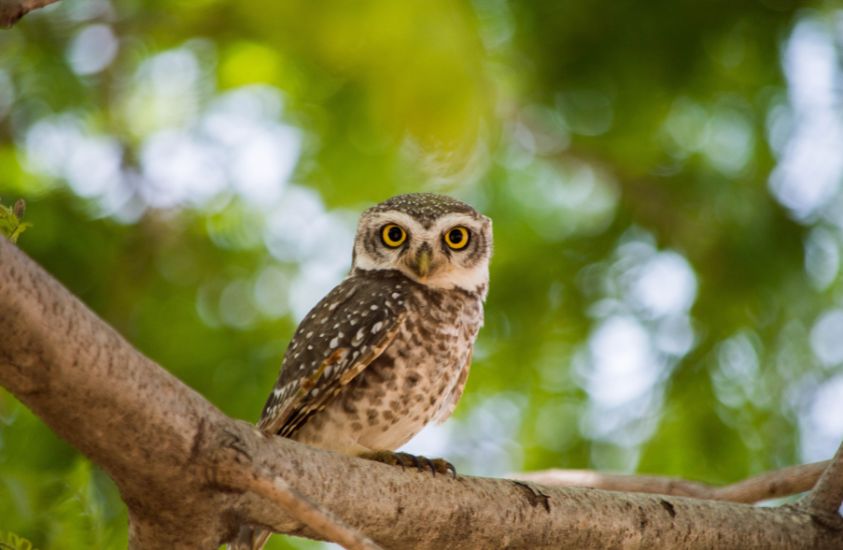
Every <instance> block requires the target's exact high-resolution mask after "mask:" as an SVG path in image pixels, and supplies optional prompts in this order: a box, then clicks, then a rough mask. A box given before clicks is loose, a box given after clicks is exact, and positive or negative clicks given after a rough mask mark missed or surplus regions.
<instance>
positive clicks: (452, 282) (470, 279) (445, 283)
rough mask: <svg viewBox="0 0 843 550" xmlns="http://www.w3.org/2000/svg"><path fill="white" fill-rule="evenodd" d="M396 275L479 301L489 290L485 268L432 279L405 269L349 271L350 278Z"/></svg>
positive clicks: (455, 272) (437, 274)
mask: <svg viewBox="0 0 843 550" xmlns="http://www.w3.org/2000/svg"><path fill="white" fill-rule="evenodd" d="M387 273H389V274H398V275H400V276H401V277H403V278H405V279H409V280H410V281H412V282H414V283H416V284H419V285H421V286H423V287H426V288H429V289H432V290H462V291H464V292H467V293H469V294H472V295H475V296H477V297H478V298H479V299H480V300H485V299H486V293H487V292H488V289H489V270H488V268H487V267H486V266H483V267H482V268H481V267H479V266H478V267H477V268H475V269H462V270H459V271H456V270H454V271H452V272H450V273H448V272H440V273H436V274H434V275H433V276H432V277H425V278H423V279H422V278H419V277H417V276H416V274H415V273H413V272H412V271H411V270H409V269H407V270H404V269H364V268H363V267H360V266H359V265H358V266H354V267H353V268H352V269H351V273H350V275H352V276H366V275H374V274H387Z"/></svg>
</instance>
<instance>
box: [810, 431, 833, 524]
mask: <svg viewBox="0 0 843 550" xmlns="http://www.w3.org/2000/svg"><path fill="white" fill-rule="evenodd" d="M803 505H804V506H805V507H806V508H807V509H808V511H809V512H810V513H811V514H812V515H814V517H817V518H819V519H821V520H826V523H833V524H835V525H837V526H838V527H839V526H840V525H841V523H843V518H841V515H843V444H841V445H840V447H838V448H837V453H835V455H834V458H832V459H831V461H830V463H829V464H828V467H827V468H825V470H824V471H823V473H822V476H821V477H820V479H819V481H817V484H816V485H815V486H814V490H813V491H811V492H810V493H809V494H808V496H807V497H806V498H805V500H804V501H803Z"/></svg>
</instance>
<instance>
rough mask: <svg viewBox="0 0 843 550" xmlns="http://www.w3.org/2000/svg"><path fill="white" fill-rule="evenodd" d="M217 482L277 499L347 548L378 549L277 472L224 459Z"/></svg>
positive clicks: (298, 517)
mask: <svg viewBox="0 0 843 550" xmlns="http://www.w3.org/2000/svg"><path fill="white" fill-rule="evenodd" d="M214 475H215V476H216V480H217V482H218V483H220V485H227V486H228V487H230V488H232V489H234V490H239V491H243V490H248V491H251V492H252V493H253V494H254V495H256V496H259V497H263V498H266V499H267V500H270V501H272V502H274V503H276V504H277V505H278V506H279V507H280V508H281V509H282V510H284V511H286V512H287V513H289V514H290V515H291V516H293V517H294V518H296V519H297V520H299V521H301V522H302V523H304V524H305V525H307V526H308V527H309V528H311V529H313V530H314V532H316V533H319V534H320V535H321V537H320V538H322V537H324V538H325V539H327V540H331V541H333V542H336V543H337V544H340V545H342V546H343V547H344V548H347V549H348V550H380V547H379V546H378V545H377V544H375V543H374V542H373V541H372V540H371V539H369V538H368V537H366V536H364V535H361V534H359V533H357V532H356V531H354V530H353V529H352V528H350V527H348V526H347V525H345V523H343V521H342V520H341V519H339V518H337V517H336V516H335V515H334V514H332V513H330V512H328V511H327V510H324V509H322V508H320V507H318V506H316V505H315V504H313V503H312V502H311V501H310V500H308V499H307V498H306V497H305V496H303V495H301V494H299V493H298V491H296V490H295V489H294V488H293V487H291V486H290V484H289V483H287V482H286V481H284V480H283V479H282V478H280V477H278V476H273V475H271V474H267V473H266V472H257V471H254V470H252V469H250V468H247V467H244V466H243V465H242V464H238V463H236V462H232V461H225V462H223V463H222V464H220V467H219V468H218V469H217V470H216V472H214Z"/></svg>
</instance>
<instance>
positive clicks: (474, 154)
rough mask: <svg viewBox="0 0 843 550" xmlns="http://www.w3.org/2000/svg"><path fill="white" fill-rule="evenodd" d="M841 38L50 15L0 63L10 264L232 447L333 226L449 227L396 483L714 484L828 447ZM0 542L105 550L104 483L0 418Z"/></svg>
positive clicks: (341, 256)
mask: <svg viewBox="0 0 843 550" xmlns="http://www.w3.org/2000/svg"><path fill="white" fill-rule="evenodd" d="M841 18H843V12H841V11H839V6H838V4H836V3H834V2H829V1H825V2H823V1H816V2H796V1H795V0H761V1H752V2H724V1H718V2H707V3H676V2H667V1H657V2H649V3H646V4H643V3H641V2H633V1H631V0H614V1H611V2H608V1H607V2H549V1H541V2H508V1H506V0H474V1H473V2H453V1H445V0H426V1H409V2H391V1H387V0H380V1H367V2H362V3H345V2H319V3H314V2H305V1H301V0H299V1H296V0H290V1H286V2H259V3H255V2H251V3H243V2H239V3H237V2H225V1H222V0H206V1H201V2H175V3H174V2H168V3H164V2H160V1H157V0H152V1H148V2H143V3H141V2H138V1H136V0H62V1H61V2H59V3H58V4H55V5H53V6H50V7H48V8H46V9H44V10H41V11H39V12H35V13H32V14H30V15H29V16H27V17H26V18H24V20H23V21H22V22H21V23H20V24H18V25H17V26H16V27H15V28H14V29H12V30H10V31H3V32H2V34H0V196H3V197H18V196H21V197H24V198H25V199H26V201H27V203H28V205H29V208H28V212H27V220H29V221H31V222H32V224H33V229H31V230H30V231H27V232H26V234H24V235H23V237H22V238H21V239H20V241H19V246H21V247H22V248H23V249H24V250H25V251H26V252H27V253H28V254H30V255H31V256H32V257H34V258H35V259H36V260H37V261H38V262H39V263H40V264H41V265H43V266H44V267H45V268H46V269H47V270H48V271H49V272H50V273H52V274H53V275H54V276H55V277H57V278H58V279H59V280H60V281H62V282H63V283H64V284H65V285H66V286H67V287H68V288H69V289H70V290H71V291H72V292H74V293H75V294H76V295H77V296H79V297H80V298H81V299H82V300H83V301H84V302H85V303H86V304H87V305H88V306H90V307H91V308H92V309H93V310H95V311H96V312H97V313H98V314H99V315H101V316H102V317H103V318H104V319H105V320H107V321H108V322H109V323H110V324H111V325H113V326H114V327H115V328H116V329H117V330H118V331H120V332H121V333H122V334H123V335H124V336H126V338H128V340H129V341H131V342H132V343H133V344H134V345H136V346H137V347H138V348H139V349H140V350H141V351H143V352H144V353H145V354H147V355H149V356H150V357H151V358H153V359H154V360H156V361H158V362H159V363H160V364H162V365H164V366H165V367H166V368H168V369H170V370H171V371H172V372H173V373H175V374H176V375H177V376H178V377H179V378H181V379H182V380H184V381H185V382H186V383H187V384H189V385H190V386H192V387H193V388H195V389H196V390H198V391H199V392H200V393H202V394H203V395H205V396H207V398H208V399H210V400H211V401H212V402H213V403H215V404H216V405H217V406H219V407H220V408H221V409H222V410H224V411H225V412H226V413H228V414H230V415H232V416H235V417H238V418H244V419H249V420H256V419H257V416H258V414H259V412H260V410H261V407H262V405H263V403H264V399H265V397H266V394H267V392H268V391H269V388H271V386H272V384H273V382H274V379H275V376H276V373H277V368H278V365H279V364H280V359H281V356H282V353H283V351H284V349H285V347H286V343H287V340H288V338H289V337H290V335H291V334H292V331H293V330H294V328H295V325H296V321H297V319H299V318H300V317H301V316H302V315H303V314H304V313H305V312H306V311H307V309H308V308H309V307H310V306H311V305H313V304H314V303H315V302H316V300H317V299H318V298H319V297H320V296H321V295H322V294H323V293H324V292H326V291H327V290H328V289H329V288H330V287H331V286H332V285H333V284H336V283H337V282H338V281H339V279H340V278H341V277H342V274H343V272H344V270H346V269H347V268H348V264H349V262H350V249H351V243H352V235H353V230H354V222H355V218H356V216H357V214H358V213H359V212H360V211H361V210H362V209H363V208H365V207H367V206H368V205H371V204H372V203H375V202H378V201H380V200H383V199H384V198H386V197H388V196H390V195H393V194H396V193H399V192H408V191H422V190H424V191H436V192H443V193H450V194H454V195H456V196H459V197H461V198H464V199H466V200H468V201H469V202H471V203H472V204H474V205H475V206H477V207H478V208H479V209H480V210H482V211H483V212H484V213H486V214H488V215H489V216H491V218H492V219H493V220H494V224H495V241H496V242H495V246H496V251H495V257H494V262H493V266H492V284H491V293H490V296H489V301H488V307H487V315H486V327H485V328H484V329H483V331H482V332H481V335H480V339H479V341H478V345H477V350H476V353H475V364H474V367H473V369H472V375H471V378H470V382H469V385H468V388H467V392H466V395H465V397H464V398H463V401H462V403H461V404H460V406H459V407H458V408H457V412H456V415H455V418H454V419H452V420H451V421H449V422H448V423H446V424H445V425H444V426H443V427H439V428H433V429H429V430H426V431H425V432H423V434H421V435H420V436H419V437H418V438H417V440H416V441H415V442H413V443H411V445H410V449H411V450H414V451H419V452H425V453H426V454H429V455H439V454H441V455H444V456H446V457H448V458H449V459H451V460H453V461H454V463H455V464H456V465H457V467H458V469H460V470H461V471H462V472H464V473H469V474H471V473H475V474H495V475H501V474H504V473H506V472H507V471H512V470H517V469H537V468H546V467H571V468H600V469H607V470H620V471H642V472H655V473H661V474H667V475H678V476H684V477H688V478H692V479H700V480H705V481H709V482H713V483H725V482H730V481H734V480H737V479H740V478H743V477H745V476H747V475H750V474H752V473H757V472H760V471H763V470H767V469H771V468H775V467H779V466H783V465H788V464H793V463H797V462H801V461H808V460H819V459H822V458H827V457H828V456H830V454H831V452H832V451H833V449H834V448H835V447H836V445H837V443H838V441H839V439H840V438H841V437H843V423H841V421H840V419H841V418H843V410H841V403H843V400H841V399H840V397H841V395H843V369H842V368H841V364H843V339H841V338H840V334H841V332H843V309H841V291H843V284H842V283H841V276H840V269H839V268H840V265H839V264H840V251H841V243H843V240H842V239H841V237H843V235H842V234H841V232H843V191H841V181H843V163H841V162H840V161H839V160H838V159H839V158H840V155H839V151H840V150H843V115H841V107H840V106H841V105H843V101H841V99H843V98H841V93H842V92H841V88H840V86H839V85H838V83H839V82H840V81H841V77H843V74H841V70H840V67H841V66H843V65H841V64H840V59H841V53H843V52H842V51H841V44H843V40H841V34H840V28H841V27H840V25H839V21H840V20H841ZM3 208H4V210H3V212H4V213H5V214H4V215H6V216H7V217H8V213H6V210H5V208H6V207H3ZM127 436H128V437H131V434H127ZM139 467H141V465H139ZM0 518H2V519H0V531H3V532H14V533H16V534H18V535H20V536H22V537H26V538H27V539H30V540H32V541H33V543H34V545H35V546H36V547H39V548H48V549H61V548H120V547H125V545H126V512H125V508H124V506H123V505H122V503H121V502H120V499H119V495H118V494H117V491H116V488H115V487H114V485H113V484H112V483H111V482H110V480H109V479H108V478H107V476H105V475H104V474H103V473H102V472H100V471H98V470H97V469H96V468H93V467H92V466H91V465H90V464H89V463H88V462H87V461H86V460H85V459H84V458H83V457H81V456H80V455H79V454H78V453H77V452H76V451H75V450H74V449H72V448H70V447H69V446H68V445H67V444H65V443H64V442H63V441H61V440H60V439H59V438H57V437H56V436H55V435H54V434H52V433H51V432H50V430H49V429H48V428H46V427H45V426H44V425H43V424H42V423H41V422H40V421H39V420H38V419H37V418H36V417H34V416H33V415H32V414H31V413H30V412H29V411H28V410H27V409H25V408H24V407H22V406H21V405H20V404H19V403H18V402H17V401H16V400H15V399H14V398H13V397H11V396H10V395H9V394H8V393H5V392H0ZM271 545H272V547H273V548H288V547H297V548H305V547H310V546H314V545H315V543H310V542H307V541H300V540H294V539H284V538H282V537H274V539H273V542H272V543H271Z"/></svg>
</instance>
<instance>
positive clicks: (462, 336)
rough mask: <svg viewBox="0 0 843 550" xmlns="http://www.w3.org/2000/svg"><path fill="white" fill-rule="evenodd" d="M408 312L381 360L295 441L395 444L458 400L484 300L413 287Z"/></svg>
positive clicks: (370, 446) (344, 446)
mask: <svg viewBox="0 0 843 550" xmlns="http://www.w3.org/2000/svg"><path fill="white" fill-rule="evenodd" d="M407 301H408V303H407V306H408V308H407V316H406V318H405V320H404V323H403V324H402V326H401V328H400V330H399V332H398V334H397V335H396V337H395V339H394V340H393V341H392V343H391V344H390V345H389V347H387V348H386V350H384V352H383V353H382V354H381V356H380V357H378V358H377V359H376V360H375V361H373V362H372V364H371V365H369V366H368V367H367V368H366V369H364V370H363V372H362V373H360V375H358V376H357V377H356V378H355V379H354V380H352V381H351V382H350V383H349V384H348V386H347V387H346V388H345V389H344V391H343V393H342V394H341V395H340V396H339V398H338V399H337V400H336V401H335V402H334V403H332V404H331V405H330V406H328V407H327V408H326V409H325V410H324V411H322V412H320V413H318V414H317V415H315V416H314V418H313V419H312V420H310V421H308V424H307V425H305V426H303V428H302V430H301V431H300V432H299V433H298V434H297V436H296V437H295V438H296V439H298V440H300V441H303V442H306V443H310V444H312V445H316V446H319V447H323V448H329V449H332V450H337V451H340V452H362V451H366V450H385V449H396V448H398V447H400V446H401V445H403V444H404V443H406V442H407V441H408V440H409V439H410V438H412V437H413V436H414V435H415V434H416V433H418V432H419V431H420V430H421V429H422V428H423V427H424V426H425V425H426V424H427V423H428V422H430V420H431V419H434V418H437V417H438V416H440V415H441V414H442V412H443V408H445V407H446V406H447V405H448V404H449V403H450V399H452V398H453V397H454V392H455V389H456V386H457V384H458V380H459V378H460V373H461V372H462V371H463V369H465V368H467V367H468V363H469V361H470V355H471V348H472V346H473V343H474V339H475V337H476V335H477V331H478V330H479V328H480V325H481V324H482V316H483V311H482V301H481V300H480V299H479V298H478V297H474V296H471V295H468V294H466V293H463V292H461V291H451V292H431V291H429V290H426V289H419V290H417V291H414V292H413V293H411V294H410V295H409V296H408V297H407Z"/></svg>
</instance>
